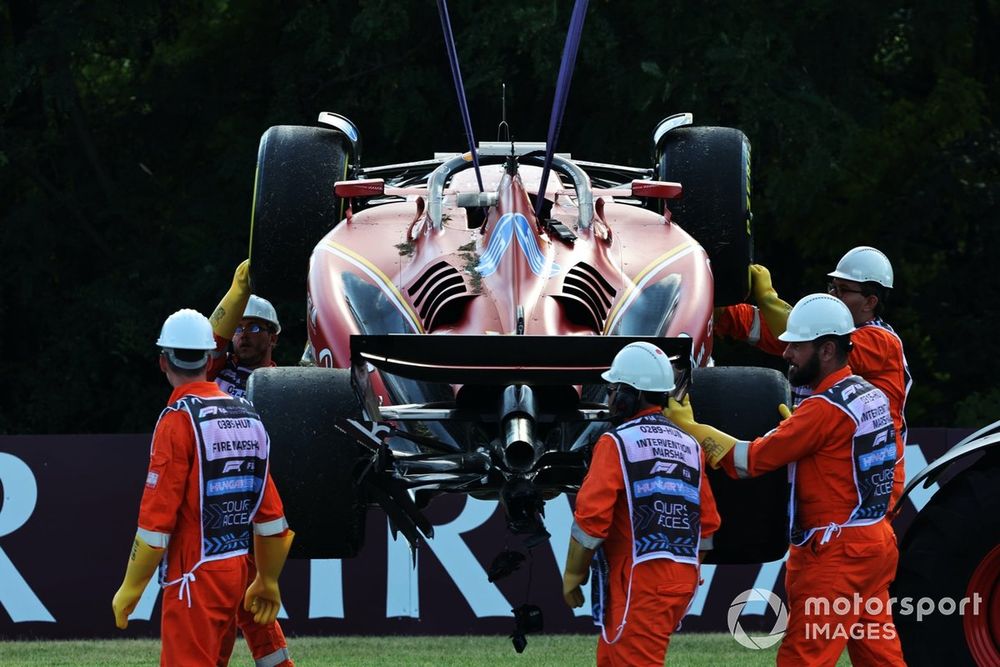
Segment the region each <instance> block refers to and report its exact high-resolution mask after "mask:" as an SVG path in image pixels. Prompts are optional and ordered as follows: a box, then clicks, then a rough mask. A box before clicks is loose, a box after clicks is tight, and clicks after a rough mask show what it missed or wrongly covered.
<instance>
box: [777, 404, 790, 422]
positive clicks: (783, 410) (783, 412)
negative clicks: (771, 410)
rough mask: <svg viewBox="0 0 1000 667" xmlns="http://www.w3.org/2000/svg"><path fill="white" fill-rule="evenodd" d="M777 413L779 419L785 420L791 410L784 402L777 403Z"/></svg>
mask: <svg viewBox="0 0 1000 667" xmlns="http://www.w3.org/2000/svg"><path fill="white" fill-rule="evenodd" d="M778 414H779V415H780V416H781V421H785V420H786V419H788V418H789V417H791V416H792V410H790V409H789V407H788V406H787V405H785V404H784V403H778Z"/></svg>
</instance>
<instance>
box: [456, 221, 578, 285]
mask: <svg viewBox="0 0 1000 667" xmlns="http://www.w3.org/2000/svg"><path fill="white" fill-rule="evenodd" d="M515 235H516V236H517V245H518V247H520V248H521V252H522V253H524V257H525V259H527V260H528V266H529V267H531V272H532V273H534V274H535V275H536V276H541V277H543V278H551V277H552V276H554V275H556V274H557V273H559V265H558V264H556V263H555V262H553V263H552V266H551V267H549V269H548V271H546V270H545V253H543V252H542V250H541V248H539V247H538V243H537V242H536V240H535V235H534V233H533V232H532V231H531V223H529V222H528V219H527V218H526V217H524V215H522V214H520V213H505V214H503V215H502V216H501V217H500V219H499V220H497V226H496V229H494V230H493V235H492V236H491V237H490V244H489V245H488V246H486V252H484V253H483V255H482V257H480V258H479V264H478V265H477V266H476V271H477V272H478V273H479V275H480V276H483V277H484V278H485V277H486V276H489V275H492V274H493V273H496V270H497V267H498V266H499V264H500V260H501V259H503V256H504V254H505V253H506V252H507V248H509V247H510V244H511V241H512V240H513V238H514V236H515Z"/></svg>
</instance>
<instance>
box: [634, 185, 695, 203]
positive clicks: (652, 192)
mask: <svg viewBox="0 0 1000 667" xmlns="http://www.w3.org/2000/svg"><path fill="white" fill-rule="evenodd" d="M682 191H683V188H682V187H681V184H680V183H670V182H667V181H632V196H634V197H650V198H652V199H675V198H677V197H680V196H681V192H682Z"/></svg>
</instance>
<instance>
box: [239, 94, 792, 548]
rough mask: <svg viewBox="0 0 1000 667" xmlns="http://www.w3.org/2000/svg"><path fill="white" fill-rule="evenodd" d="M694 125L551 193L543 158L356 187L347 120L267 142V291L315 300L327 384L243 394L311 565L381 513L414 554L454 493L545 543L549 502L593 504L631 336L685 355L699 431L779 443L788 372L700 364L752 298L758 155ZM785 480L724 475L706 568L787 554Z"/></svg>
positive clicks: (528, 147) (354, 137) (392, 170)
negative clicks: (719, 326)
mask: <svg viewBox="0 0 1000 667" xmlns="http://www.w3.org/2000/svg"><path fill="white" fill-rule="evenodd" d="M691 122H692V119H691V116H690V115H689V114H679V115H675V116H671V117H669V118H666V119H664V120H663V121H662V122H661V123H660V124H659V125H658V126H657V127H656V128H655V130H654V135H653V144H654V147H655V161H654V163H653V165H652V166H650V167H627V166H618V165H610V164H602V163H595V162H583V161H579V160H575V159H573V158H572V157H570V156H569V155H556V156H554V157H553V158H552V178H550V179H549V180H548V184H547V187H546V188H545V189H544V192H541V193H540V192H539V189H540V175H541V173H542V159H543V153H544V151H543V149H544V144H520V143H510V142H506V143H491V144H481V145H479V147H478V152H477V157H478V165H474V163H473V161H472V160H471V156H470V154H449V155H440V156H436V157H434V158H433V159H430V160H424V161H419V162H408V163H403V164H394V165H388V166H378V167H365V166H363V165H362V163H361V159H360V152H361V151H360V148H361V141H360V133H359V132H358V130H357V128H356V127H355V126H354V124H353V123H351V122H350V121H349V120H347V119H346V118H344V117H342V116H339V115H337V114H331V113H324V114H321V115H320V117H319V123H318V126H316V127H298V126H279V127H273V128H271V129H270V130H268V131H267V132H266V133H265V134H264V136H263V138H262V140H261V144H260V153H259V158H258V176H257V183H256V190H255V206H254V222H253V231H252V244H251V246H252V251H251V271H252V280H253V284H254V291H255V292H256V293H257V294H261V295H264V296H267V297H269V298H272V299H274V298H278V299H281V298H284V297H285V296H287V295H288V294H289V292H292V293H295V292H298V293H299V294H300V298H302V302H303V303H305V304H306V305H307V329H308V338H309V344H308V346H307V352H306V358H307V360H308V362H309V363H310V364H312V365H313V367H311V368H274V369H266V370H259V371H257V372H256V373H254V375H253V377H252V379H251V388H250V395H251V398H252V400H253V402H254V404H255V405H256V407H257V408H258V409H259V411H260V412H261V415H262V417H263V419H264V421H265V423H266V425H267V427H268V430H269V432H270V434H271V438H272V472H273V475H274V477H275V479H276V481H277V482H278V484H279V486H280V488H281V490H282V494H283V496H284V498H285V501H286V506H287V508H286V509H287V513H288V515H289V521H290V522H291V523H292V524H294V525H295V527H296V530H297V532H298V537H297V539H296V543H295V554H296V555H299V556H309V557H346V556H353V555H355V554H356V553H357V551H358V550H359V549H360V547H361V546H362V544H363V540H364V530H363V529H364V514H365V510H366V508H367V507H368V506H369V505H370V504H378V505H380V506H381V507H382V508H383V509H384V510H385V511H386V513H387V515H388V516H389V518H390V520H391V521H392V522H393V524H394V526H395V527H396V528H397V529H398V530H400V531H401V532H403V533H404V534H405V535H406V536H407V537H408V538H409V539H410V541H411V543H416V542H417V540H418V539H419V538H420V533H421V532H422V533H424V535H425V536H428V537H429V536H430V533H431V528H430V525H429V523H428V522H427V521H426V520H425V519H424V517H423V515H422V514H421V508H422V507H423V506H425V505H426V503H428V502H429V501H431V500H432V499H433V498H434V497H435V496H436V495H438V494H441V493H448V492H451V493H467V494H472V495H474V496H475V497H477V498H495V499H498V500H499V501H500V502H501V503H502V505H503V507H504V509H505V511H506V515H507V520H508V526H509V527H510V529H511V530H512V531H513V532H515V533H519V534H523V535H524V536H525V539H526V540H528V541H531V540H535V541H537V540H541V539H544V538H545V537H546V536H547V535H546V533H545V529H544V527H543V525H542V522H541V521H540V519H539V515H540V513H541V512H542V511H543V505H544V499H545V498H547V497H551V496H552V495H553V494H557V493H561V492H568V493H572V492H574V491H576V490H577V489H578V488H579V485H580V483H581V481H582V479H583V476H584V474H585V472H586V469H587V464H588V461H589V453H590V448H591V446H592V444H593V442H594V441H595V440H596V438H597V436H598V435H599V434H600V433H601V432H602V431H603V430H605V429H606V428H607V427H608V422H607V418H608V413H607V406H606V404H605V403H606V396H605V391H604V388H603V385H602V383H601V380H600V378H599V374H600V373H601V372H602V371H604V370H606V369H607V367H608V366H609V365H610V363H611V360H612V358H613V357H614V355H615V353H616V352H617V351H618V350H619V349H621V347H622V346H623V345H625V344H626V343H628V342H631V341H632V340H636V339H642V340H649V341H651V342H653V343H654V344H657V345H659V346H661V347H662V348H663V349H664V350H665V351H666V352H667V353H668V354H670V355H671V358H672V359H673V360H674V362H675V367H676V369H677V372H678V377H679V378H680V379H681V381H680V382H679V384H678V390H677V392H678V394H680V393H681V392H683V391H686V390H687V389H688V388H689V387H690V390H691V392H692V394H693V395H694V396H695V398H694V399H693V400H694V404H695V405H696V408H697V414H698V416H699V418H700V419H702V420H704V421H706V422H707V423H712V424H715V425H718V426H720V427H723V428H726V429H727V430H729V431H731V432H733V433H734V434H736V435H739V436H743V437H751V436H754V435H758V434H761V433H763V432H764V431H766V430H767V429H768V428H770V427H772V426H773V425H774V423H775V422H776V419H777V410H776V405H777V403H779V402H787V401H788V385H787V382H786V381H785V379H784V377H783V376H782V375H781V374H780V373H778V372H776V371H771V370H768V369H758V368H708V367H707V366H711V354H712V308H713V305H719V304H723V303H733V302H737V301H740V300H742V299H744V298H745V297H746V294H747V291H748V266H749V263H750V261H751V253H752V234H751V216H750V198H749V185H750V184H749V179H750V144H749V142H748V141H747V139H746V137H745V136H744V135H743V133H742V132H740V131H739V130H736V129H731V128H719V127H694V126H692V125H691ZM474 167H478V168H474ZM480 179H481V184H480ZM335 183H336V185H334V184H335ZM539 197H541V198H542V202H541V205H540V206H539V205H538V204H539V202H538V198H539ZM536 210H540V211H541V215H536ZM310 256H311V259H310ZM307 266H308V275H307V274H306V267H307ZM303 297H304V298H303ZM692 368H693V369H694V372H693V373H692ZM772 416H773V418H772ZM784 475H785V473H784V471H781V470H779V471H775V472H774V473H772V474H771V475H768V476H765V477H763V478H760V479H757V480H752V481H748V482H742V483H740V484H738V485H733V484H732V483H730V481H729V480H728V479H726V478H725V476H724V475H721V474H713V475H712V478H711V479H712V481H713V489H714V490H715V492H716V496H717V498H718V501H719V505H720V510H721V511H722V513H723V516H724V522H723V529H722V531H721V532H720V533H719V534H718V535H717V536H716V538H715V551H714V552H713V555H712V556H711V557H710V562H762V561H767V560H773V559H775V558H779V557H780V556H781V555H782V554H783V553H784V550H785V548H786V546H787V540H786V536H785V534H786V528H787V527H786V526H785V524H784V521H783V520H782V518H781V517H783V516H784V505H785V503H786V502H787V497H788V496H787V485H786V481H785V476H784Z"/></svg>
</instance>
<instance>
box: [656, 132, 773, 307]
mask: <svg viewBox="0 0 1000 667" xmlns="http://www.w3.org/2000/svg"><path fill="white" fill-rule="evenodd" d="M656 178H657V179H658V180H661V181H676V182H678V183H680V184H681V185H682V186H683V188H684V191H683V194H682V195H681V197H680V198H679V199H671V200H669V201H668V203H667V207H668V208H669V209H670V213H671V217H672V219H673V221H674V222H676V223H677V224H679V225H680V226H681V227H683V228H684V229H685V230H686V231H687V232H688V233H689V234H691V235H692V236H693V237H694V238H695V239H697V241H698V242H699V243H700V244H701V245H702V247H704V248H705V251H706V252H707V253H708V257H709V259H711V261H712V273H713V275H714V276H715V305H716V306H725V305H730V304H734V303H740V302H742V301H744V300H745V299H746V298H747V295H748V294H749V292H750V264H751V263H752V262H753V226H752V224H751V222H752V216H751V214H750V140H749V139H747V137H746V135H745V134H743V133H742V132H740V131H739V130H736V129H733V128H729V127H679V128H675V129H673V130H670V131H669V132H667V133H666V134H664V135H663V137H662V138H661V139H660V141H659V144H658V145H657V146H656Z"/></svg>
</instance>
